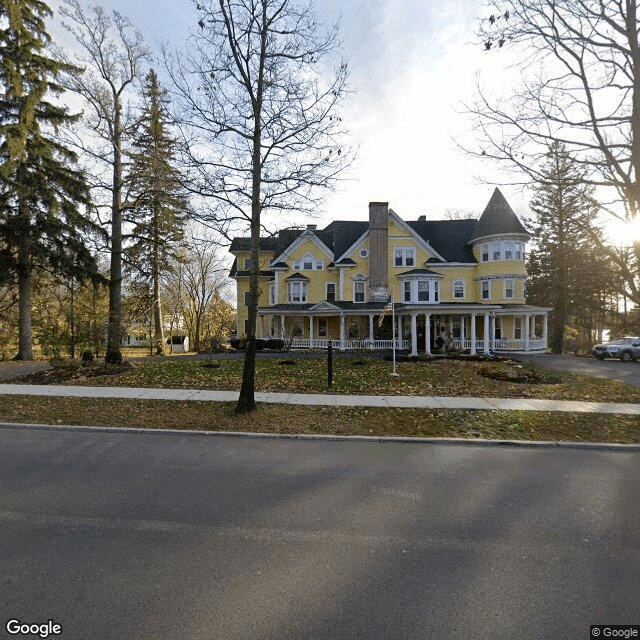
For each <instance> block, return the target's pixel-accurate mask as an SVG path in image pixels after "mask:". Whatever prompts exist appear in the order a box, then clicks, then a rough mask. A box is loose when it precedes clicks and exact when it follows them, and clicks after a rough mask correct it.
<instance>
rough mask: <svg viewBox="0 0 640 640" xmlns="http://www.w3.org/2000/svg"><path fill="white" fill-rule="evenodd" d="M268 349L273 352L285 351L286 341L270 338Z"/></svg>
mask: <svg viewBox="0 0 640 640" xmlns="http://www.w3.org/2000/svg"><path fill="white" fill-rule="evenodd" d="M266 348H267V349H270V350H271V351H282V350H283V349H284V340H281V339H280V338H269V340H267V347H266Z"/></svg>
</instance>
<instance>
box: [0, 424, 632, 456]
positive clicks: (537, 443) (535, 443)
mask: <svg viewBox="0 0 640 640" xmlns="http://www.w3.org/2000/svg"><path fill="white" fill-rule="evenodd" d="M18 428H28V429H40V430H56V429H58V430H66V431H83V432H94V431H100V432H106V433H161V434H165V435H171V434H173V435H188V436H207V437H212V436H214V437H224V438H254V439H259V440H267V439H273V440H325V441H338V442H342V441H353V442H370V443H380V444H383V443H387V442H388V443H399V444H437V445H454V446H465V445H466V446H480V447H495V446H499V447H522V448H525V447H526V448H531V449H552V448H553V449H592V450H597V451H617V452H623V453H636V452H640V444H621V443H616V442H571V441H550V440H488V439H475V440H474V439H472V438H411V437H407V436H339V435H331V434H327V435H325V434H315V433H299V434H296V433H251V432H246V431H194V430H188V429H149V428H144V427H140V428H137V427H92V426H87V425H71V424H59V425H57V424H30V423H24V424H23V423H20V422H0V429H18Z"/></svg>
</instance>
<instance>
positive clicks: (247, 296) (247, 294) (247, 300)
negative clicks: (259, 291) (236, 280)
mask: <svg viewBox="0 0 640 640" xmlns="http://www.w3.org/2000/svg"><path fill="white" fill-rule="evenodd" d="M250 304H251V291H245V292H244V306H245V307H248V306H249V305H250Z"/></svg>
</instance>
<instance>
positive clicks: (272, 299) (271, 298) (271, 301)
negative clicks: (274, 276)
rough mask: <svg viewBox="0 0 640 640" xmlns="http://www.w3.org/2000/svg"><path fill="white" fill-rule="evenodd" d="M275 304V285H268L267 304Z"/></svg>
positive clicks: (271, 305)
mask: <svg viewBox="0 0 640 640" xmlns="http://www.w3.org/2000/svg"><path fill="white" fill-rule="evenodd" d="M275 304H276V287H275V285H274V284H270V285H269V306H270V307H273V306H274V305H275Z"/></svg>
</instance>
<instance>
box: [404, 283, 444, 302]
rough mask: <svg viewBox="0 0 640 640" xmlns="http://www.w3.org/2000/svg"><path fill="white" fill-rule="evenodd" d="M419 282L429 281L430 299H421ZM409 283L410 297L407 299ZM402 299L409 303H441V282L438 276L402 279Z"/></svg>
mask: <svg viewBox="0 0 640 640" xmlns="http://www.w3.org/2000/svg"><path fill="white" fill-rule="evenodd" d="M418 282H427V283H428V285H429V286H428V296H429V299H428V300H419V299H418V297H419V294H418V287H419V285H418ZM407 284H408V285H409V292H410V299H409V300H407V299H406V296H405V294H406V291H407ZM402 301H403V302H404V303H408V304H428V305H432V304H440V283H439V281H438V279H437V278H433V277H432V278H425V277H422V278H416V277H413V278H411V279H409V278H407V279H403V280H402Z"/></svg>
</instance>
